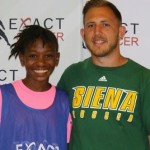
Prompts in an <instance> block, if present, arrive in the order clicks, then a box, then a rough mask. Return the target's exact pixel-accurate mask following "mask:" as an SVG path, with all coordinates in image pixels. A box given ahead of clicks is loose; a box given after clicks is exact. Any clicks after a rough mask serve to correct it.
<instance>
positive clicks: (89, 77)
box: [58, 58, 150, 150]
mask: <svg viewBox="0 0 150 150" xmlns="http://www.w3.org/2000/svg"><path fill="white" fill-rule="evenodd" d="M58 87H60V88H63V89H65V90H66V91H67V92H68V94H69V98H70V106H71V114H72V118H73V129H72V134H71V139H70V150H149V146H148V135H150V70H148V69H146V68H144V67H143V66H141V65H139V64H138V63H136V62H134V61H132V60H131V59H129V60H128V62H127V63H126V64H124V65H122V66H119V67H99V66H96V65H94V64H93V63H92V62H91V59H90V58H88V59H86V60H84V61H82V62H79V63H76V64H73V65H71V66H70V67H68V68H67V69H66V70H65V72H64V73H63V75H62V77H61V79H60V81H59V83H58Z"/></svg>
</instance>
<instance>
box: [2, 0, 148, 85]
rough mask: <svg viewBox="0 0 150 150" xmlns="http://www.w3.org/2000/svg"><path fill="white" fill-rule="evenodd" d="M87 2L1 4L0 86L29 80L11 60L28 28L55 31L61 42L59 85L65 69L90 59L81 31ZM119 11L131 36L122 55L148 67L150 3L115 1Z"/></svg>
mask: <svg viewBox="0 0 150 150" xmlns="http://www.w3.org/2000/svg"><path fill="white" fill-rule="evenodd" d="M85 2H86V0H83V1H82V0H42V1H41V0H11V1H9V0H1V5H0V84H4V83H9V82H12V81H14V80H17V79H21V78H24V77H25V70H24V68H22V67H21V66H20V62H19V60H18V59H16V60H15V59H14V58H11V60H9V61H8V56H9V54H10V44H13V43H14V42H15V41H14V39H13V37H14V36H15V35H16V34H17V33H18V32H19V30H21V29H23V27H24V26H25V25H31V24H39V25H41V26H43V27H45V28H48V29H50V30H52V31H53V32H54V33H55V35H56V37H57V38H58V41H59V51H60V54H61V57H60V63H59V66H58V67H57V68H56V69H55V71H54V73H53V75H52V76H51V78H50V82H51V83H52V84H56V83H57V82H58V80H59V78H60V76H61V74H62V73H63V71H64V69H65V68H66V67H67V66H69V65H70V64H72V63H74V62H78V61H80V60H83V59H85V58H87V57H88V56H89V53H88V50H87V49H84V48H82V39H81V36H80V28H81V27H82V14H81V13H82V7H83V5H84V3H85ZM112 2H113V3H114V4H115V5H116V6H117V7H118V8H119V10H120V11H121V13H122V16H123V22H124V23H125V25H126V28H127V33H126V35H125V38H124V39H123V41H122V45H121V52H122V53H123V55H125V56H126V57H129V58H132V59H134V60H135V61H137V62H139V63H141V64H142V65H144V66H145V67H147V68H150V60H149V55H150V52H149V45H148V44H149V43H150V38H149V36H148V35H149V33H150V28H149V27H150V21H149V16H148V14H149V5H150V1H148V0H142V1H140V0H132V1H129V0H124V1H120V0H112Z"/></svg>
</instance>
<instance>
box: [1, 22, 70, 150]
mask: <svg viewBox="0 0 150 150" xmlns="http://www.w3.org/2000/svg"><path fill="white" fill-rule="evenodd" d="M15 39H17V42H16V43H14V44H13V45H12V46H11V54H10V56H9V59H10V58H11V57H12V56H14V57H15V58H17V57H18V56H19V59H20V63H21V65H22V66H23V67H25V69H26V77H25V78H24V79H22V80H17V81H15V82H13V83H10V84H5V85H2V86H1V87H0V90H1V93H0V113H1V114H0V118H1V122H0V150H2V149H4V150H66V149H67V125H68V127H69V126H70V124H69V121H68V118H69V102H68V97H67V95H66V93H65V91H62V90H60V89H58V88H57V87H55V86H53V85H52V84H50V83H49V77H50V75H51V74H52V72H53V70H54V68H55V67H56V66H57V65H58V62H59V56H60V54H59V52H58V41H57V39H56V37H55V35H54V34H53V33H52V32H51V31H49V30H47V29H45V28H42V27H40V26H38V25H31V26H27V27H26V28H25V29H24V30H23V31H21V32H20V33H19V34H18V35H17V36H16V37H15ZM69 129H70V128H69ZM68 137H69V136H68ZM68 139H69V138H68Z"/></svg>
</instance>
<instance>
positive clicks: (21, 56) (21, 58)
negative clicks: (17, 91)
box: [19, 54, 24, 66]
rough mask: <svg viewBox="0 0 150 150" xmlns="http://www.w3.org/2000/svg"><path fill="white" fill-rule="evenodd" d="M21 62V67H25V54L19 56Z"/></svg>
mask: <svg viewBox="0 0 150 150" xmlns="http://www.w3.org/2000/svg"><path fill="white" fill-rule="evenodd" d="M19 60H20V63H21V66H24V55H23V54H19Z"/></svg>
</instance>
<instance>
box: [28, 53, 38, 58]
mask: <svg viewBox="0 0 150 150" xmlns="http://www.w3.org/2000/svg"><path fill="white" fill-rule="evenodd" d="M36 57H37V56H36V55H34V54H31V55H29V58H36Z"/></svg>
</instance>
